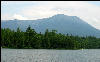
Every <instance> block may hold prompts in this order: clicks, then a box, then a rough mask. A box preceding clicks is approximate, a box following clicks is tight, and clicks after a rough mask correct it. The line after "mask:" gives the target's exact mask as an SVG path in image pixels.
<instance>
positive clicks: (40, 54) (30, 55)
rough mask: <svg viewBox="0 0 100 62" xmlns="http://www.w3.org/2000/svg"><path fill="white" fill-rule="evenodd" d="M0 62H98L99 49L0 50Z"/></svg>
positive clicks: (99, 57) (99, 58)
mask: <svg viewBox="0 0 100 62" xmlns="http://www.w3.org/2000/svg"><path fill="white" fill-rule="evenodd" d="M1 62H100V49H84V50H52V49H5V48H1Z"/></svg>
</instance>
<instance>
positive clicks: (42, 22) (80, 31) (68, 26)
mask: <svg viewBox="0 0 100 62" xmlns="http://www.w3.org/2000/svg"><path fill="white" fill-rule="evenodd" d="M29 25H30V26H31V27H32V28H34V29H35V30H36V31H37V32H42V33H43V32H44V31H45V30H46V29H50V30H52V29H55V30H57V31H58V33H63V34H66V33H70V34H72V35H78V36H89V35H91V36H96V37H100V30H98V29H96V28H94V27H93V26H91V25H89V24H88V23H86V22H85V21H83V20H82V19H80V18H79V17H77V16H67V15H64V14H57V15H54V16H52V17H49V18H43V19H37V20H9V21H6V22H3V21H2V22H1V27H2V28H10V29H14V30H16V29H17V27H20V29H21V30H25V29H26V28H27V27H28V26H29Z"/></svg>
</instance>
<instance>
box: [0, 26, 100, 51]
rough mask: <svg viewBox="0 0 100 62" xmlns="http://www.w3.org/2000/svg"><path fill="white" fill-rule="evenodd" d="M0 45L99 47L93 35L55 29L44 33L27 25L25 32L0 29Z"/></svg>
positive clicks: (99, 41)
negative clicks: (73, 33)
mask: <svg viewBox="0 0 100 62" xmlns="http://www.w3.org/2000/svg"><path fill="white" fill-rule="evenodd" d="M1 46H2V47H3V48H33V49H83V48H84V49H97V48H100V38H96V37H93V36H88V37H79V36H73V35H69V34H67V35H64V34H61V33H57V31H56V30H52V31H49V30H48V29H47V30H46V31H45V33H44V34H41V32H40V33H36V31H35V30H34V29H31V27H30V26H29V27H28V28H27V29H26V32H23V31H21V30H20V29H19V28H17V31H12V30H10V29H8V28H7V29H1Z"/></svg>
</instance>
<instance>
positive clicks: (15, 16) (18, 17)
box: [13, 14, 28, 20]
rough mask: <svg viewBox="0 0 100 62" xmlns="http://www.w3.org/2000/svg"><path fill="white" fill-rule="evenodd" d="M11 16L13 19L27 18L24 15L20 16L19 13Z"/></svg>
mask: <svg viewBox="0 0 100 62" xmlns="http://www.w3.org/2000/svg"><path fill="white" fill-rule="evenodd" d="M13 18H14V19H19V20H28V19H27V18H26V17H23V16H21V15H19V14H15V15H14V16H13Z"/></svg>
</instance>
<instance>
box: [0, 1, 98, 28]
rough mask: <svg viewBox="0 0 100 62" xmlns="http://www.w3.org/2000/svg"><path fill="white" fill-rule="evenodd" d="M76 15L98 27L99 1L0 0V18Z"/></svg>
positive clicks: (33, 18) (21, 18) (24, 18)
mask: <svg viewBox="0 0 100 62" xmlns="http://www.w3.org/2000/svg"><path fill="white" fill-rule="evenodd" d="M55 14H65V15H69V16H78V17H80V18H81V19H83V20H84V21H86V22H87V23H89V24H91V25H92V26H94V27H95V28H97V29H100V1H1V20H10V19H20V20H27V19H28V20H30V19H32V20H35V19H41V18H47V17H50V16H53V15H55Z"/></svg>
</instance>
